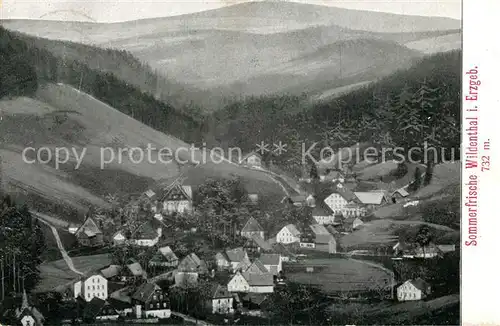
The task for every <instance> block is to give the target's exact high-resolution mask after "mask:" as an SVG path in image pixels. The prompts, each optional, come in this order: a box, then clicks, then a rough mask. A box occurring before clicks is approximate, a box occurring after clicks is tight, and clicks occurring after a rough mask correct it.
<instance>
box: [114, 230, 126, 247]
mask: <svg viewBox="0 0 500 326" xmlns="http://www.w3.org/2000/svg"><path fill="white" fill-rule="evenodd" d="M126 242H127V237H125V232H124V231H118V232H116V233H115V234H114V235H113V245H115V246H121V245H124V244H125V243H126Z"/></svg>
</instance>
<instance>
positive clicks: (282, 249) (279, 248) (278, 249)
mask: <svg viewBox="0 0 500 326" xmlns="http://www.w3.org/2000/svg"><path fill="white" fill-rule="evenodd" d="M271 246H272V247H273V252H275V253H277V254H280V255H281V256H292V255H293V252H292V250H290V248H289V247H287V246H285V245H284V244H282V243H274V244H272V245H271Z"/></svg>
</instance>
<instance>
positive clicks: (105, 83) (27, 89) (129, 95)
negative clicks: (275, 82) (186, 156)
mask: <svg viewBox="0 0 500 326" xmlns="http://www.w3.org/2000/svg"><path fill="white" fill-rule="evenodd" d="M68 49H71V47H69V48H68ZM106 53H107V56H108V59H110V58H112V57H113V56H115V57H116V56H118V57H120V60H117V61H121V62H122V65H123V66H124V67H128V68H129V70H133V68H134V65H137V64H138V63H137V61H135V59H134V58H133V57H129V55H128V54H127V53H126V52H120V51H114V52H112V51H111V52H107V51H106V50H102V53H101V56H102V55H105V54H106ZM0 55H1V58H2V65H1V67H0V69H1V75H0V92H1V94H0V96H1V97H5V96H19V95H26V96H29V95H30V94H32V93H33V92H34V91H36V89H37V86H38V84H43V83H46V82H53V83H64V84H68V85H71V86H73V87H75V88H76V89H79V90H81V91H83V92H85V93H88V94H90V95H92V96H94V97H95V98H97V99H99V100H101V101H102V102H104V103H107V104H109V105H111V106H112V107H114V108H116V109H118V110H119V111H121V112H123V113H125V114H127V115H129V116H131V117H132V118H134V119H136V120H138V121H140V122H143V123H144V124H146V125H148V126H151V127H153V128H155V129H157V130H159V131H162V132H164V133H167V134H170V135H173V136H176V137H178V138H180V139H183V140H185V141H187V142H194V141H198V140H199V139H201V138H202V135H201V133H202V126H201V124H200V122H199V120H197V119H195V118H193V117H192V116H191V115H189V114H187V113H185V112H181V111H180V110H177V109H176V108H175V107H174V106H172V105H170V104H169V103H168V102H166V101H165V100H161V101H160V100H158V99H156V98H155V97H154V96H153V95H152V94H151V93H146V92H144V91H143V90H141V89H140V88H138V87H137V86H135V85H133V83H129V82H126V81H124V80H121V79H119V78H118V77H117V76H116V75H115V74H113V73H111V72H110V71H111V70H113V69H112V67H111V66H107V67H99V66H98V65H99V62H100V61H95V62H94V63H95V65H94V66H96V67H95V68H92V67H89V64H87V63H86V62H82V61H80V60H78V57H77V56H75V55H62V52H61V55H59V56H58V55H56V54H54V53H52V52H50V51H48V50H47V49H45V46H43V42H39V41H36V39H35V38H31V37H27V36H24V35H20V34H17V33H13V32H10V31H8V30H6V29H4V28H3V27H0ZM87 60H88V61H89V62H93V59H92V57H91V56H90V57H89V58H87ZM101 62H102V61H101ZM105 62H108V63H109V62H112V60H105ZM127 62H128V64H127ZM106 70H107V71H106ZM144 71H146V70H144ZM151 76H152V75H151ZM151 76H150V75H148V74H147V73H144V75H143V76H136V77H137V78H136V79H135V80H137V79H139V80H140V79H141V78H143V79H144V78H145V79H147V78H150V77H151ZM133 79H134V78H132V77H130V80H133Z"/></svg>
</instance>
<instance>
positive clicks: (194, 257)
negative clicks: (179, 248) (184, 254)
mask: <svg viewBox="0 0 500 326" xmlns="http://www.w3.org/2000/svg"><path fill="white" fill-rule="evenodd" d="M189 256H190V257H191V259H192V260H193V261H194V262H195V263H196V266H197V267H198V266H200V265H201V259H200V257H198V256H197V255H196V254H195V253H194V252H192V253H190V254H189Z"/></svg>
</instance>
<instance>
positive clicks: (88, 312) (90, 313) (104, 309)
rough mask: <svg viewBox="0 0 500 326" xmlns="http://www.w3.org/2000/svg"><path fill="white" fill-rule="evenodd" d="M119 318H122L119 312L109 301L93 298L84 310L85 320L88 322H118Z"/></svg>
mask: <svg viewBox="0 0 500 326" xmlns="http://www.w3.org/2000/svg"><path fill="white" fill-rule="evenodd" d="M118 317H120V314H119V313H118V311H117V310H116V309H115V308H114V307H113V306H111V305H110V304H109V302H108V301H107V300H103V299H100V298H93V299H92V300H90V302H88V303H87V304H86V305H85V307H84V309H83V320H84V321H86V322H93V321H95V320H117V319H118Z"/></svg>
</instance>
